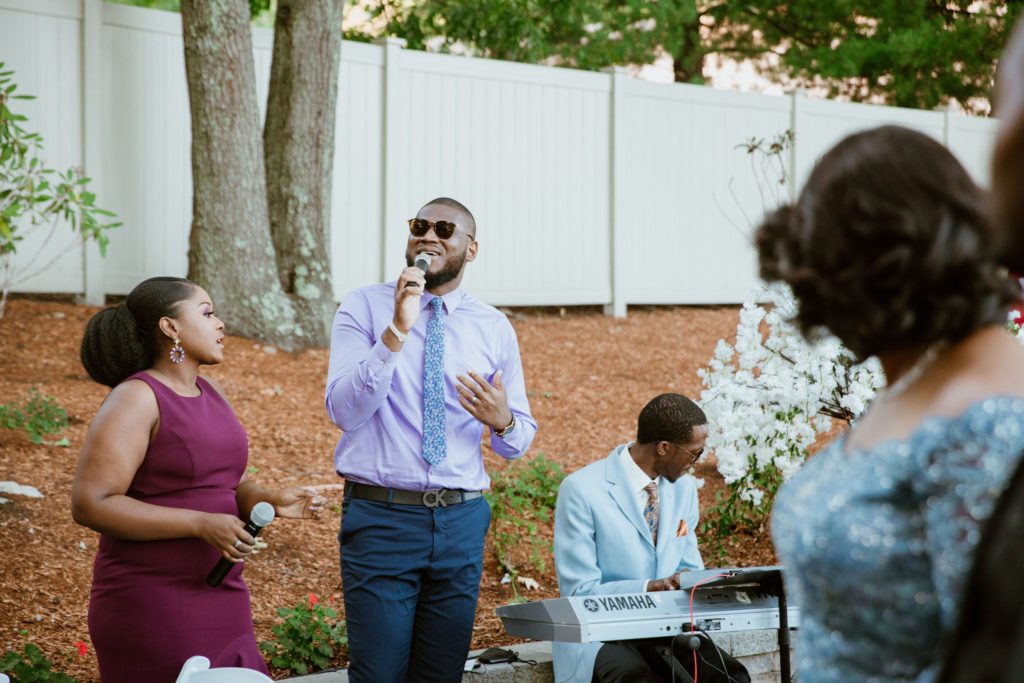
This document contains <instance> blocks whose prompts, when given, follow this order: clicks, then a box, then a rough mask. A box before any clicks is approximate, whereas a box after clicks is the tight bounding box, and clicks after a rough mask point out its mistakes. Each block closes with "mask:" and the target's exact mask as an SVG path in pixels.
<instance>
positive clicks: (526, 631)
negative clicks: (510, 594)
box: [495, 567, 800, 643]
mask: <svg viewBox="0 0 1024 683" xmlns="http://www.w3.org/2000/svg"><path fill="white" fill-rule="evenodd" d="M719 574H724V575H725V576H724V577H721V578H716V579H711V580H707V579H710V578H711V577H714V576H716V575H719ZM698 583H700V585H699V586H697V587H696V588H694V586H695V585H696V584H698ZM680 587H681V588H682V590H678V591H659V592H648V593H622V594H618V595H588V596H575V597H569V598H553V599H551V600H539V601H535V602H526V603H520V604H512V605H504V606H501V607H498V608H497V609H496V610H495V612H496V614H497V615H498V616H499V617H500V618H501V622H502V624H503V625H504V627H505V631H506V632H507V633H508V634H509V635H510V636H514V637H516V638H530V639H533V640H555V641H565V642H572V643H587V642H593V641H612V640H632V639H636V638H659V637H664V636H674V635H677V634H680V633H690V631H691V623H690V596H691V590H692V594H693V624H692V626H693V629H692V630H702V631H706V632H707V633H711V634H713V633H716V632H718V633H728V632H732V631H752V630H758V629H780V628H782V629H789V628H794V627H796V626H798V625H799V623H798V622H799V618H800V616H799V610H798V609H797V608H796V607H787V606H786V603H785V597H784V596H783V594H782V584H781V574H780V573H779V569H778V567H756V568H751V569H711V570H704V571H699V572H683V573H682V574H680ZM780 603H781V605H782V606H783V609H784V610H785V617H784V618H783V621H782V623H781V624H780V620H779V611H780Z"/></svg>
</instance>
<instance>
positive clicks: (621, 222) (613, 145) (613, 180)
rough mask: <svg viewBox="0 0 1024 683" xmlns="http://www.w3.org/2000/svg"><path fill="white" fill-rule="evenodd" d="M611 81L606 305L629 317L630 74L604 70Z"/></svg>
mask: <svg viewBox="0 0 1024 683" xmlns="http://www.w3.org/2000/svg"><path fill="white" fill-rule="evenodd" d="M601 70H602V71H604V72H605V73H607V74H609V77H610V78H611V81H612V83H611V86H612V87H611V93H610V97H611V103H610V106H611V111H610V116H609V117H608V135H609V141H608V142H609V144H608V151H609V159H608V169H609V170H608V174H609V178H608V184H609V188H608V240H609V247H610V248H609V249H608V253H609V256H610V259H611V263H610V264H609V266H610V271H609V272H610V275H611V295H612V300H611V303H609V304H605V307H604V313H605V315H613V316H615V317H616V318H625V317H626V254H625V249H626V230H627V229H628V228H627V226H626V223H627V220H628V218H627V216H626V210H625V204H626V203H625V201H620V197H619V192H625V190H626V179H625V177H624V174H625V168H624V166H625V145H626V135H627V134H628V131H627V130H626V110H625V105H626V100H625V92H624V89H625V87H626V79H627V78H629V70H628V69H626V68H625V67H621V66H609V67H605V68H604V69H601Z"/></svg>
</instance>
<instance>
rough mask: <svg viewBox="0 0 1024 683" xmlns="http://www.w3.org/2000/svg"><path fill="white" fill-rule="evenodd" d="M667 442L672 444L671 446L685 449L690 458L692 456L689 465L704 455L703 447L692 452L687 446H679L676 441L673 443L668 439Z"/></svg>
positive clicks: (695, 462) (694, 463)
mask: <svg viewBox="0 0 1024 683" xmlns="http://www.w3.org/2000/svg"><path fill="white" fill-rule="evenodd" d="M668 443H670V444H672V445H673V446H675V447H676V448H678V449H679V450H681V451H686V454H687V455H689V456H690V458H692V460H691V461H690V464H691V465H696V464H697V461H698V460H700V456H702V455H704V449H703V448H702V449H700V450H699V451H697V452H696V453H694V452H693V451H691V450H690V449H689V448H684V447H683V446H680V445H679V444H677V443H675V442H673V441H669V442H668Z"/></svg>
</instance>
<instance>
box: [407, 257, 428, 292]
mask: <svg viewBox="0 0 1024 683" xmlns="http://www.w3.org/2000/svg"><path fill="white" fill-rule="evenodd" d="M412 265H413V266H414V267H416V268H419V269H420V270H422V271H423V272H424V273H425V272H427V268H430V254H417V255H416V260H415V261H413V262H412ZM405 286H406V287H415V286H416V283H415V282H406V283H405Z"/></svg>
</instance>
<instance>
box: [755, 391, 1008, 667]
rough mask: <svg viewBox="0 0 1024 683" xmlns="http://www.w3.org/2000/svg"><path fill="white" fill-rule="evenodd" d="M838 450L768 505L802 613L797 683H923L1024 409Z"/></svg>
mask: <svg viewBox="0 0 1024 683" xmlns="http://www.w3.org/2000/svg"><path fill="white" fill-rule="evenodd" d="M845 441H846V435H845V434H844V435H842V436H841V437H840V438H838V439H837V440H836V441H835V442H834V443H832V444H831V445H830V446H829V447H827V448H826V449H824V450H823V451H822V452H820V453H819V454H817V455H816V456H814V457H812V458H810V459H809V460H808V461H807V462H806V463H805V464H804V465H803V466H802V467H801V468H800V470H799V471H798V472H797V473H796V474H795V475H793V477H792V478H791V479H790V480H789V481H788V482H786V484H785V485H784V486H783V487H782V488H781V489H780V490H779V493H778V496H777V498H776V502H775V509H774V512H773V520H772V535H773V539H774V541H775V549H776V551H777V552H778V555H779V559H780V561H781V563H782V565H783V567H784V576H785V582H786V589H787V594H788V597H789V598H790V600H791V601H792V603H793V604H795V605H797V606H798V607H799V608H800V628H799V630H798V632H797V636H796V648H797V650H796V667H795V671H796V672H797V674H798V676H799V680H800V682H801V683H832V682H836V683H838V682H840V681H841V682H843V683H853V682H856V683H861V682H865V681H915V680H927V679H928V677H929V675H930V674H929V672H930V667H933V666H935V665H936V664H937V663H938V662H939V661H940V660H941V652H942V647H943V641H944V639H945V638H947V637H948V636H949V635H950V634H951V632H952V629H953V627H954V626H955V624H956V610H957V608H958V598H959V597H960V595H961V592H962V588H963V585H964V582H965V581H966V576H967V572H968V569H969V567H970V562H971V554H972V551H973V549H974V546H975V545H976V544H977V542H978V537H979V534H980V526H981V522H982V521H983V520H984V519H985V518H986V517H987V516H988V515H989V514H990V513H991V511H992V508H993V506H994V504H995V499H996V498H997V497H998V495H999V493H1000V492H1001V491H1002V489H1003V487H1004V486H1005V484H1006V482H1007V481H1008V479H1009V477H1010V475H1011V474H1012V473H1013V470H1014V467H1015V465H1016V464H1017V462H1018V459H1019V458H1020V456H1021V453H1022V451H1024V400H1020V399H1014V398H990V399H985V400H982V401H979V402H977V403H974V404H972V405H971V406H970V407H968V408H967V409H966V410H965V411H964V412H963V413H961V414H960V415H958V416H956V417H952V418H945V417H932V418H928V419H926V420H925V421H924V422H922V424H921V425H920V426H919V427H918V428H917V429H916V431H914V432H913V433H912V434H911V435H910V436H909V437H907V438H906V439H905V440H891V441H886V442H883V443H880V444H878V445H876V446H874V447H873V448H870V449H867V450H863V451H859V450H854V451H853V452H851V453H850V454H845V453H844V452H843V451H844V444H845ZM1022 542H1024V540H1022ZM1012 571H1017V569H1013V570H1012Z"/></svg>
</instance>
